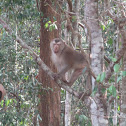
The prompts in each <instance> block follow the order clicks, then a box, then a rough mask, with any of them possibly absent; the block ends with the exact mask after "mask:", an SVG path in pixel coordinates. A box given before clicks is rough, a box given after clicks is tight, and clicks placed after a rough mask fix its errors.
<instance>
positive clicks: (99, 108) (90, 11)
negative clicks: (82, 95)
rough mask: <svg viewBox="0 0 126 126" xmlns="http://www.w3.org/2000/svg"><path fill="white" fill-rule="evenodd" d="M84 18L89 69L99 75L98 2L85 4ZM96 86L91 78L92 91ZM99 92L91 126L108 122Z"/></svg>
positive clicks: (88, 1) (100, 57) (100, 65)
mask: <svg viewBox="0 0 126 126" xmlns="http://www.w3.org/2000/svg"><path fill="white" fill-rule="evenodd" d="M85 17H86V20H87V24H88V26H89V28H90V31H91V67H92V69H93V72H94V73H95V74H96V76H97V75H98V74H100V73H101V72H102V64H103V38H102V31H101V28H100V26H99V22H98V1H97V0H87V1H86V4H85ZM95 86H96V82H95V80H94V79H93V78H92V90H93V89H94V87H95ZM98 86H99V87H98V89H99V91H98V92H97V93H96V95H95V97H94V98H95V102H92V103H91V107H90V109H91V121H92V126H107V125H108V120H107V119H106V118H104V117H105V114H106V113H107V110H106V107H105V106H104V104H103V101H102V99H103V97H102V94H101V93H100V85H98Z"/></svg>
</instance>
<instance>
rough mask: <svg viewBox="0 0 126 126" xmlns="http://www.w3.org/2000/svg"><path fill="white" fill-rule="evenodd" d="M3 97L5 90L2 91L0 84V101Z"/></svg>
mask: <svg viewBox="0 0 126 126" xmlns="http://www.w3.org/2000/svg"><path fill="white" fill-rule="evenodd" d="M5 95H6V90H5V89H4V87H3V85H2V84H0V101H1V100H3V98H4V96H5Z"/></svg>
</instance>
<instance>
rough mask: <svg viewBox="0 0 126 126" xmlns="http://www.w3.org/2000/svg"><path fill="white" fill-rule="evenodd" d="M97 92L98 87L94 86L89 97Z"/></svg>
mask: <svg viewBox="0 0 126 126" xmlns="http://www.w3.org/2000/svg"><path fill="white" fill-rule="evenodd" d="M97 90H98V87H97V86H95V87H94V89H93V91H92V94H91V96H94V95H95V94H96V92H97Z"/></svg>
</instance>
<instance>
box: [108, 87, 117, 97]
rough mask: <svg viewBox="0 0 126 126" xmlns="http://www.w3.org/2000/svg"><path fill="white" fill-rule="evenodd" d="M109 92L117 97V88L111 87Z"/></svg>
mask: <svg viewBox="0 0 126 126" xmlns="http://www.w3.org/2000/svg"><path fill="white" fill-rule="evenodd" d="M109 92H110V93H111V94H112V95H113V96H114V97H116V88H115V87H114V86H113V85H111V86H110V87H109Z"/></svg>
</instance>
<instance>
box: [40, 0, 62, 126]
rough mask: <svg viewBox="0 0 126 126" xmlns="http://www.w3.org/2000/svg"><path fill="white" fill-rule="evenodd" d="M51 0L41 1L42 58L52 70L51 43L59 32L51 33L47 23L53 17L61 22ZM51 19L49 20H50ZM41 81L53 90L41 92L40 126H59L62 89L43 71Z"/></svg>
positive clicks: (41, 71) (45, 86)
mask: <svg viewBox="0 0 126 126" xmlns="http://www.w3.org/2000/svg"><path fill="white" fill-rule="evenodd" d="M49 4H51V2H50V0H46V1H44V0H41V4H40V11H41V15H42V17H41V31H40V33H41V35H40V57H41V59H42V60H43V61H44V63H45V64H47V65H48V66H49V67H50V68H53V71H55V70H54V67H53V65H52V62H51V59H50V56H51V51H50V41H51V40H52V39H54V38H56V37H59V31H58V30H54V31H49V30H48V29H45V26H44V25H45V23H46V22H48V21H50V20H51V21H52V22H53V21H54V19H53V17H55V18H56V20H57V22H59V18H58V16H57V15H56V14H55V13H54V11H53V10H52V9H51V7H50V6H49ZM48 19H49V20H48ZM39 80H40V82H42V86H43V87H44V88H48V87H49V88H51V89H49V90H46V89H45V90H43V89H42V90H41V94H40V95H39V97H40V104H39V112H40V116H41V118H42V121H40V126H59V125H60V88H59V86H58V85H57V84H55V83H54V82H53V81H52V80H51V78H50V77H49V76H48V75H47V74H46V73H45V72H44V71H43V70H42V69H41V70H40V72H39Z"/></svg>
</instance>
